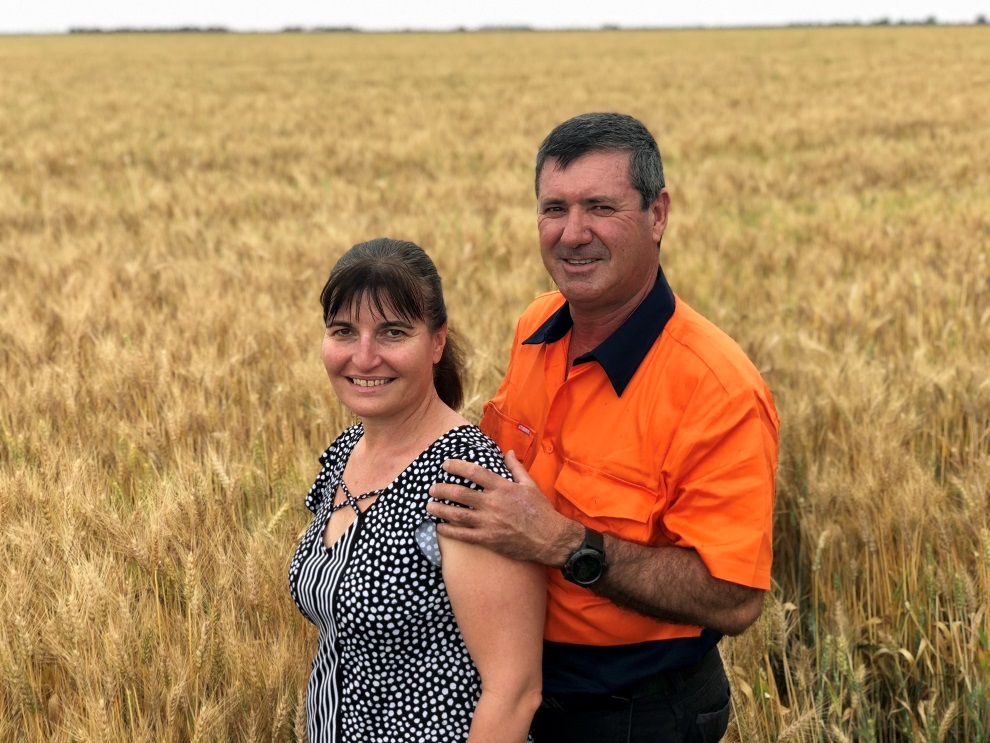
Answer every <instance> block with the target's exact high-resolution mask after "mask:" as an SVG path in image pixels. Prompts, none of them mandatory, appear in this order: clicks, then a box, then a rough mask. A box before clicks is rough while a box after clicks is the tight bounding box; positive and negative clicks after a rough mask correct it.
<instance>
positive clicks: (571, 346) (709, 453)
mask: <svg viewBox="0 0 990 743" xmlns="http://www.w3.org/2000/svg"><path fill="white" fill-rule="evenodd" d="M536 196H537V205H538V217H537V222H538V226H539V234H540V249H541V252H542V256H543V262H544V265H545V266H546V268H547V271H548V272H549V273H550V276H551V277H552V278H553V280H554V282H555V284H556V285H557V287H558V289H559V291H558V292H552V293H550V294H546V295H544V296H541V297H539V298H537V299H536V300H535V301H534V302H533V304H532V305H531V306H530V307H529V308H528V309H527V310H526V312H525V313H524V314H523V316H522V318H521V319H520V320H519V324H518V327H517V330H516V337H515V340H514V341H513V346H512V352H511V356H510V360H509V368H508V370H507V372H506V375H505V379H504V380H503V381H502V384H501V386H500V387H499V390H498V392H497V394H496V395H495V397H494V399H493V400H491V401H490V402H489V403H488V404H487V405H486V406H485V413H484V418H483V421H482V428H483V429H484V430H485V431H486V432H487V433H488V434H489V435H490V436H492V438H494V439H495V441H496V442H497V443H498V444H499V446H500V447H501V448H502V450H503V451H505V452H513V453H509V454H507V457H506V458H507V461H508V463H509V466H510V470H511V471H512V474H513V477H514V479H515V482H510V481H507V480H503V479H501V478H498V477H496V476H491V473H486V472H485V471H483V470H481V468H478V467H475V466H473V465H471V464H468V463H464V462H458V461H451V462H448V463H447V465H446V468H447V469H448V470H449V471H450V472H452V473H454V474H456V475H460V476H462V477H466V478H468V479H471V480H474V481H475V482H477V483H478V484H479V485H480V486H481V487H482V488H483V489H484V492H481V493H478V492H474V491H471V490H468V489H467V488H460V487H458V486H455V485H450V484H437V485H434V487H433V489H432V491H431V492H432V494H433V495H434V496H435V497H436V498H438V499H441V500H449V501H454V502H456V503H458V504H460V505H462V506H468V507H469V508H460V507H457V506H454V505H446V504H443V503H432V504H430V506H429V507H428V508H429V510H430V512H431V513H432V514H434V515H435V516H437V517H439V518H440V519H442V520H443V521H445V522H446V523H442V524H440V526H439V527H438V529H439V531H440V532H441V533H442V534H444V535H446V536H448V537H453V538H456V539H461V540H464V541H467V542H473V543H479V544H484V545H487V546H489V547H491V548H493V549H495V550H497V551H499V552H502V553H504V554H506V555H509V556H511V557H515V558H517V559H522V560H532V561H535V562H539V563H542V564H544V565H546V566H548V571H547V572H548V599H547V622H546V629H545V636H544V686H543V693H544V703H543V705H542V707H541V708H540V710H539V712H538V713H537V716H536V719H535V720H534V724H533V734H534V738H535V740H536V742H537V743H548V742H551V741H568V742H569V743H570V742H580V741H587V742H588V743H607V742H608V741H612V740H617V741H618V740H621V741H628V740H651V741H652V740H663V741H717V740H720V739H721V737H722V734H723V733H724V732H725V729H726V726H727V724H728V717H729V688H728V682H727V680H726V676H725V672H724V669H723V667H722V662H721V658H720V656H719V653H718V648H717V647H716V643H717V642H718V640H719V639H720V637H721V636H722V635H724V634H730V635H735V634H739V633H740V632H742V631H743V630H744V629H746V627H748V626H749V625H750V624H752V623H753V622H754V621H755V620H756V619H757V618H758V617H759V615H760V611H761V609H762V604H763V593H764V591H766V590H767V589H768V588H769V586H770V564H771V559H772V554H771V520H772V508H773V498H774V476H775V471H776V466H777V428H778V418H777V413H776V410H775V408H774V404H773V401H772V398H771V396H770V392H769V390H768V389H767V387H766V385H765V384H764V382H763V380H762V379H761V378H760V375H759V374H758V372H757V371H756V369H755V368H754V367H753V365H752V364H751V363H750V362H749V360H748V359H747V358H746V356H745V354H744V353H743V352H742V350H741V349H740V348H739V347H738V346H737V345H736V344H735V343H734V342H733V341H732V340H731V339H729V337H728V336H726V335H725V334H724V333H722V332H721V331H720V330H718V329H717V328H716V327H715V326H714V325H712V324H711V323H710V322H708V321H707V320H705V319H704V318H702V317H701V316H700V315H698V314H697V313H696V312H694V311H693V310H692V309H691V308H690V307H688V306H687V305H686V304H685V303H684V302H682V301H681V300H680V299H678V298H676V297H675V295H674V294H673V292H672V291H671V289H670V287H669V286H668V284H667V281H666V279H665V277H664V274H663V271H662V270H661V268H660V263H659V247H660V241H661V238H662V237H663V233H664V230H665V228H666V226H667V215H668V211H669V206H670V196H669V194H668V193H667V190H666V188H665V187H664V180H663V166H662V161H661V158H660V152H659V149H658V148H657V144H656V142H655V141H654V139H653V137H652V136H651V135H650V133H649V132H648V131H647V130H646V128H645V127H644V126H643V125H642V124H641V123H640V122H639V121H637V120H636V119H633V118H631V117H629V116H624V115H619V114H585V115H583V116H578V117H576V118H574V119H570V120H569V121H566V122H564V123H563V124H561V125H560V126H558V127H557V128H556V129H554V130H553V132H551V133H550V134H549V136H548V137H547V138H546V140H544V142H543V144H542V145H541V147H540V150H539V153H538V155H537V160H536ZM478 580H484V576H478Z"/></svg>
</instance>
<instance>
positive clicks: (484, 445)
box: [443, 423, 508, 477]
mask: <svg viewBox="0 0 990 743" xmlns="http://www.w3.org/2000/svg"><path fill="white" fill-rule="evenodd" d="M444 444H445V445H444V447H443V459H444V460H447V459H463V460H464V461H466V462H473V463H475V464H477V465H480V466H482V467H484V468H485V469H488V470H491V471H492V472H497V473H498V474H500V475H502V476H503V477H507V476H508V469H507V468H506V466H505V459H504V457H503V456H502V450H501V449H499V448H498V444H496V443H495V442H494V441H492V440H491V439H490V438H489V437H488V436H487V435H485V433H484V431H482V430H481V429H480V428H478V427H477V426H476V425H474V424H472V423H466V424H464V425H462V426H458V427H457V428H454V429H452V430H451V431H448V432H447V434H446V435H445V436H444Z"/></svg>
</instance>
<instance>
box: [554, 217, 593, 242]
mask: <svg viewBox="0 0 990 743" xmlns="http://www.w3.org/2000/svg"><path fill="white" fill-rule="evenodd" d="M565 219H566V221H565V223H564V231H563V233H561V235H560V243H561V244H562V245H563V246H565V247H568V248H577V247H580V246H581V245H585V244H587V243H589V242H591V229H590V227H589V222H588V215H587V214H586V213H585V211H584V209H580V208H575V209H570V210H568V212H567V216H566V217H565Z"/></svg>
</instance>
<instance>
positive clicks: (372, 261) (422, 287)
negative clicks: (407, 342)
mask: <svg viewBox="0 0 990 743" xmlns="http://www.w3.org/2000/svg"><path fill="white" fill-rule="evenodd" d="M365 298H367V299H368V302H369V304H370V305H371V308H372V310H374V311H375V312H377V313H378V314H380V315H384V314H385V308H386V307H388V308H390V309H391V310H393V311H394V312H395V313H396V314H397V315H399V317H401V318H402V319H403V320H405V321H406V322H416V321H420V320H422V321H423V322H425V323H426V327H427V330H429V332H430V333H436V332H437V331H439V330H440V328H441V327H443V324H444V323H445V322H447V306H446V305H445V304H444V301H443V287H442V286H441V284H440V275H439V274H438V273H437V267H436V266H435V265H433V261H432V260H430V256H428V255H427V254H426V252H425V251H424V250H423V249H422V248H421V247H419V246H418V245H416V244H415V243H411V242H406V241H404V240H392V239H391V238H387V237H379V238H376V239H374V240H369V241H368V242H363V243H358V244H357V245H355V246H354V247H352V248H351V249H350V250H348V251H347V252H346V253H344V255H343V256H341V258H340V260H339V261H337V264H336V265H335V266H334V267H333V269H332V270H331V271H330V278H329V279H327V283H326V284H325V285H324V287H323V292H322V293H321V294H320V303H321V304H322V305H323V321H324V322H325V323H326V324H327V325H329V324H330V322H331V321H332V320H333V318H335V317H336V316H337V313H338V312H340V311H341V310H342V309H348V308H350V307H352V306H355V307H357V306H360V305H361V303H362V302H363V301H364V300H365ZM463 376H464V356H463V354H462V353H461V349H460V347H459V346H458V344H457V342H456V341H455V339H454V338H452V337H451V333H450V329H449V328H448V330H447V343H446V345H444V348H443V355H442V356H441V357H440V361H439V363H437V364H436V365H435V366H434V367H433V384H434V386H435V387H436V389H437V394H438V395H439V396H440V399H441V400H443V401H444V402H445V403H446V404H447V405H449V406H450V407H451V408H453V409H454V410H457V409H458V408H459V407H460V406H461V403H462V402H463V401H464V383H463Z"/></svg>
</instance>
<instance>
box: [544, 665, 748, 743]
mask: <svg viewBox="0 0 990 743" xmlns="http://www.w3.org/2000/svg"><path fill="white" fill-rule="evenodd" d="M728 724H729V682H728V680H727V679H726V677H725V669H723V668H722V658H721V657H720V656H719V654H718V648H713V649H712V650H711V651H710V652H709V653H708V655H707V656H705V659H704V660H703V661H702V662H701V663H699V664H698V665H696V666H692V667H690V668H687V669H680V670H677V671H668V672H666V673H664V674H661V675H659V676H656V677H654V678H652V679H648V680H647V681H645V682H643V683H641V684H637V685H636V686H634V687H633V688H631V689H627V690H623V692H621V693H620V692H617V693H616V694H613V695H591V694H575V695H570V696H559V697H554V696H547V697H544V700H543V704H542V705H541V706H540V709H539V710H537V712H536V716H535V717H534V719H533V729H532V730H533V740H534V742H535V743H718V741H720V740H721V739H722V736H723V735H724V734H725V730H726V727H728Z"/></svg>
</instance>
